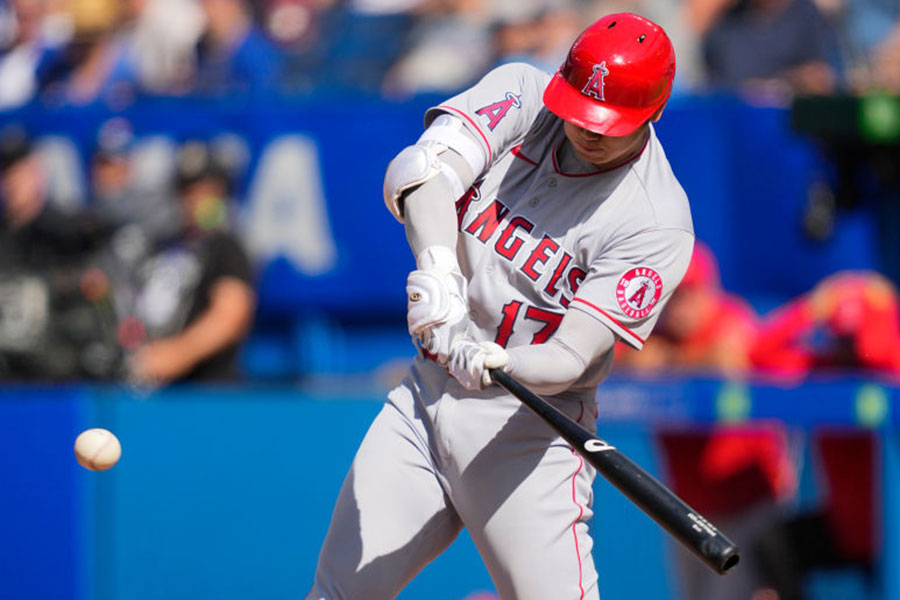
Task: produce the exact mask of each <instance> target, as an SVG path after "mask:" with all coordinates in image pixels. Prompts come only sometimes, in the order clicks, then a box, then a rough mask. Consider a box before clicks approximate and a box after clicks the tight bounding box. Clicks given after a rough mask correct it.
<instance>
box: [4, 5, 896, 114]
mask: <svg viewBox="0 0 900 600" xmlns="http://www.w3.org/2000/svg"><path fill="white" fill-rule="evenodd" d="M617 11H631V12H637V13H640V14H643V15H645V16H647V17H649V18H651V19H653V20H655V21H657V22H658V23H660V24H661V25H663V26H664V27H665V28H666V30H667V31H668V32H669V34H670V36H671V37H672V39H673V42H674V44H675V46H676V51H677V55H678V63H679V66H678V78H677V82H676V91H675V93H676V94H677V93H685V92H691V93H696V92H704V91H716V90H730V91H735V90H736V91H739V92H741V93H743V94H746V95H747V96H749V97H751V98H753V99H754V100H757V101H760V102H783V101H784V100H785V98H789V97H791V96H792V95H794V94H817V93H829V92H840V91H843V92H867V91H873V90H874V91H888V92H896V91H898V90H900V27H898V23H900V21H898V15H900V9H898V2H897V1H896V0H682V1H680V2H673V1H671V0H2V2H0V47H2V54H0V108H9V107H15V106H20V105H23V104H26V103H29V102H33V101H37V102H41V103H44V104H47V105H50V106H60V105H75V106H84V105H91V104H95V103H100V104H103V105H106V106H108V107H112V108H114V109H115V108H121V107H124V106H127V105H128V104H129V103H131V102H133V101H134V100H135V99H136V98H137V97H139V96H142V95H153V96H158V95H162V96H173V95H174V96H183V95H191V94H194V95H202V96H205V97H210V96H211V97H221V96H225V95H228V96H231V97H241V96H245V95H247V94H261V93H273V92H276V93H278V94H280V95H282V96H284V95H287V96H292V95H305V94H309V93H311V92H313V91H315V92H317V93H321V92H323V91H327V90H340V91H348V90H349V91H354V92H358V93H363V94H370V95H381V96H384V97H390V98H396V97H404V96H407V95H410V94H415V93H422V92H440V93H446V92H450V91H455V90H458V89H461V88H462V87H464V86H466V85H468V84H471V83H472V82H474V81H475V80H477V79H478V78H479V77H480V76H481V75H482V74H484V73H485V72H486V71H487V70H488V69H490V68H491V67H493V66H496V65H497V64H501V63H504V62H508V61H525V62H529V63H532V64H534V65H536V66H538V67H540V68H543V69H545V70H548V71H553V70H555V69H556V68H557V67H558V66H559V65H560V64H561V62H562V60H563V58H564V56H565V52H566V50H567V48H568V46H569V44H570V43H571V40H572V39H574V37H575V36H576V35H577V34H578V32H579V31H581V29H583V28H584V27H585V26H586V24H588V23H589V22H591V21H593V20H594V19H596V18H597V17H599V16H600V15H602V14H605V13H609V12H617Z"/></svg>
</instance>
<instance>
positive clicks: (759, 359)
mask: <svg viewBox="0 0 900 600" xmlns="http://www.w3.org/2000/svg"><path fill="white" fill-rule="evenodd" d="M898 348H900V326H898V297H897V291H896V289H895V288H894V286H893V285H892V284H891V283H890V282H889V281H888V280H887V279H886V278H884V277H883V276H881V275H879V274H878V273H875V272H872V271H841V272H838V273H835V274H834V275H831V276H830V277H827V278H826V279H824V280H823V281H822V282H821V283H819V284H818V285H817V286H816V287H815V289H813V290H812V291H811V292H810V293H808V294H805V295H803V296H801V297H800V298H797V299H796V300H793V301H791V302H789V303H787V304H786V305H785V306H783V307H781V308H779V309H778V310H776V311H775V312H774V314H773V316H772V317H770V318H769V319H767V321H766V323H765V326H764V327H763V328H762V330H761V333H760V336H759V338H758V341H757V343H756V345H755V346H754V348H753V352H752V360H753V363H754V365H756V367H757V368H758V369H759V370H761V371H762V372H764V373H766V374H769V375H773V376H777V377H787V378H801V377H805V376H806V375H807V374H809V373H810V372H812V371H814V370H823V369H825V370H831V371H834V370H843V371H850V372H859V371H864V372H867V373H868V374H872V375H884V376H890V377H894V378H896V377H898V376H900V352H898V351H897V349H898Z"/></svg>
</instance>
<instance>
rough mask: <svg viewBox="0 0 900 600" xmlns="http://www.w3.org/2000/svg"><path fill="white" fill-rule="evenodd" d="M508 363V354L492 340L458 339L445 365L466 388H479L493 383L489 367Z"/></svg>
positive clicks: (502, 365) (492, 367) (499, 366)
mask: <svg viewBox="0 0 900 600" xmlns="http://www.w3.org/2000/svg"><path fill="white" fill-rule="evenodd" d="M508 364H509V354H507V353H506V350H504V349H503V348H502V347H501V346H499V345H497V344H495V343H494V342H481V343H479V342H473V341H472V340H458V341H457V342H456V343H455V344H453V348H452V349H451V350H450V362H449V364H448V365H447V367H448V368H449V369H450V374H451V375H453V377H455V378H456V380H457V381H459V382H460V383H461V384H463V387H465V388H466V389H467V390H480V389H483V388H486V387H487V386H489V385H491V384H492V383H493V381H492V380H491V372H490V369H502V368H503V367H505V366H506V365H508Z"/></svg>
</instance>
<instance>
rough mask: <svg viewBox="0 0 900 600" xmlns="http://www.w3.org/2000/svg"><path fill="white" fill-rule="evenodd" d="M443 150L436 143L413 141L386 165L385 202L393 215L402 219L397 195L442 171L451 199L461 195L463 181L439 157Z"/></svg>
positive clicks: (400, 195)
mask: <svg viewBox="0 0 900 600" xmlns="http://www.w3.org/2000/svg"><path fill="white" fill-rule="evenodd" d="M441 150H443V148H441V147H440V146H438V145H437V144H416V145H414V146H407V147H406V148H404V149H403V151H402V152H400V154H398V155H397V156H396V157H395V158H394V160H392V161H391V164H389V165H388V168H387V172H386V173H385V175H384V204H385V206H387V208H388V210H389V211H391V214H392V215H394V218H395V219H397V220H398V221H400V222H401V223H402V222H403V207H402V205H401V202H400V199H401V198H402V197H403V194H404V193H405V192H408V191H411V190H413V189H415V188H417V187H418V186H420V185H422V184H423V183H425V182H426V181H429V180H431V179H434V178H435V177H437V176H439V175H444V177H446V179H447V181H448V182H449V183H450V186H451V189H452V190H453V194H454V198H453V199H454V200H455V199H456V198H458V197H459V196H462V194H463V191H464V190H463V189H462V182H461V181H460V180H459V175H457V174H456V172H455V171H454V170H453V169H452V168H451V167H450V166H449V165H447V164H446V163H444V162H443V161H441V160H440V159H439V158H438V154H439V152H440V151H441Z"/></svg>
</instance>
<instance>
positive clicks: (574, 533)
mask: <svg viewBox="0 0 900 600" xmlns="http://www.w3.org/2000/svg"><path fill="white" fill-rule="evenodd" d="M572 454H573V455H575V456H577V457H578V469H577V470H576V471H575V474H574V475H572V502H574V503H575V506H577V507H578V518H577V519H575V522H574V523H572V536H573V537H574V538H575V556H576V557H577V558H578V589H579V590H581V595H580V596H578V599H579V600H583V599H584V574H583V573H582V568H581V550H579V548H578V531H577V529H576V527H577V526H578V522H579V521H581V517H583V516H584V507H583V506H582V505H581V504H579V503H578V497H577V496H576V494H575V480H576V479H577V478H578V474H579V473H581V469H582V467H584V459H583V458H581V456H580V455H579V454H577V453H576V452H575V449H574V448H573V449H572Z"/></svg>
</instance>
